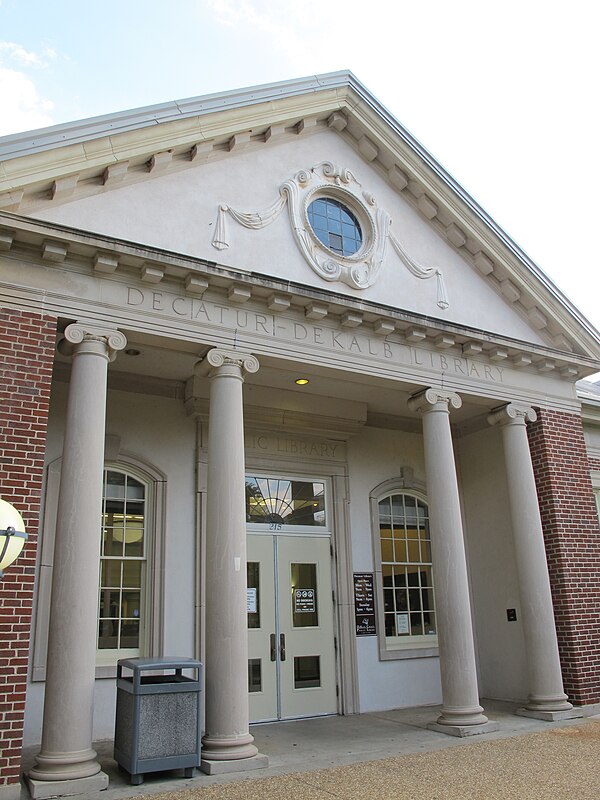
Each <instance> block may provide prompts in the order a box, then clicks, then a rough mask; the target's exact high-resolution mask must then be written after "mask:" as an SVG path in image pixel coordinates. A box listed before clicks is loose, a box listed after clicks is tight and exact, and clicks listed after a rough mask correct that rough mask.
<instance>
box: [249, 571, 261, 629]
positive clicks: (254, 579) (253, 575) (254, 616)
mask: <svg viewBox="0 0 600 800" xmlns="http://www.w3.org/2000/svg"><path fill="white" fill-rule="evenodd" d="M259 579H260V564H259V563H258V562H255V561H248V563H247V564H246V586H247V606H248V627H249V628H260V580H259Z"/></svg>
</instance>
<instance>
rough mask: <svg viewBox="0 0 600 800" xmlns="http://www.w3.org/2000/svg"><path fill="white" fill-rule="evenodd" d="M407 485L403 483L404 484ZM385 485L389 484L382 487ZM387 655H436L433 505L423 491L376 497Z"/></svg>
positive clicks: (377, 551)
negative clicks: (432, 558)
mask: <svg viewBox="0 0 600 800" xmlns="http://www.w3.org/2000/svg"><path fill="white" fill-rule="evenodd" d="M399 483H402V482H399ZM380 488H381V489H384V487H380ZM371 500H372V510H373V523H374V524H373V528H374V530H373V544H374V555H375V573H376V583H377V590H378V591H377V594H378V599H379V614H378V621H379V626H378V627H379V631H378V635H379V642H380V655H381V657H382V658H384V659H389V658H407V657H410V656H411V655H412V656H423V655H435V654H436V653H437V625H436V613H435V597H434V575H433V564H432V560H431V539H430V535H429V509H428V506H427V501H426V499H425V497H424V496H421V494H420V492H419V493H418V492H413V491H407V490H406V489H405V488H403V487H402V486H400V487H399V488H397V489H391V490H390V488H389V483H388V485H387V491H385V490H384V491H381V493H377V490H375V492H374V494H373V495H372V496H371Z"/></svg>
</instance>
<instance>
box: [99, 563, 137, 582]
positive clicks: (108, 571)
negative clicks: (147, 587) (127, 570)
mask: <svg viewBox="0 0 600 800" xmlns="http://www.w3.org/2000/svg"><path fill="white" fill-rule="evenodd" d="M121 563H122V562H121V561H105V560H103V561H102V565H101V570H100V585H101V586H117V587H118V586H120V585H121ZM130 585H131V584H130ZM134 585H137V584H134Z"/></svg>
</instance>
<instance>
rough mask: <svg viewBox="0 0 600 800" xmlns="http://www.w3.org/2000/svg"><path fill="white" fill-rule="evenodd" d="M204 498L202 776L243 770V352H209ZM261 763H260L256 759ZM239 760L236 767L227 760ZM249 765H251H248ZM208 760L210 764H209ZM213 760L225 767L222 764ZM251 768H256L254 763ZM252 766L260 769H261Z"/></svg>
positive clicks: (247, 751)
mask: <svg viewBox="0 0 600 800" xmlns="http://www.w3.org/2000/svg"><path fill="white" fill-rule="evenodd" d="M206 360H207V362H208V365H209V367H212V371H211V372H210V381H211V384H210V410H209V415H210V416H209V425H208V467H207V497H206V578H205V586H206V672H205V675H206V692H205V703H206V733H205V736H204V739H203V759H202V768H203V769H204V770H205V771H206V772H211V773H212V772H220V771H231V770H232V769H246V768H248V769H250V768H252V767H251V766H248V767H246V766H245V765H246V764H247V763H248V762H247V759H252V758H253V757H255V756H257V749H256V747H255V746H254V744H252V742H253V741H254V737H253V736H252V735H251V734H250V732H249V711H248V630H247V611H246V490H245V470H244V421H243V401H242V384H243V372H244V371H246V372H256V371H257V370H258V366H259V365H258V361H257V360H256V358H254V356H251V355H249V354H243V353H238V352H235V351H225V350H216V349H215V350H211V351H210V352H209V353H208V356H207V358H206ZM261 758H264V757H261ZM236 761H241V762H242V763H240V766H239V767H235V766H234V765H232V762H236ZM254 761H256V759H254ZM215 762H217V763H216V764H215ZM219 762H228V764H229V766H227V765H226V764H224V763H222V764H221V766H219ZM254 766H256V764H254ZM259 766H266V764H264V763H262V762H261V763H260V764H259Z"/></svg>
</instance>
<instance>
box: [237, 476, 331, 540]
mask: <svg viewBox="0 0 600 800" xmlns="http://www.w3.org/2000/svg"><path fill="white" fill-rule="evenodd" d="M246 521H247V522H249V523H259V524H269V525H307V526H311V527H314V526H324V525H325V524H326V520H325V484H323V483H320V482H315V481H302V480H286V479H283V478H258V477H253V476H250V475H247V476H246Z"/></svg>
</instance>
